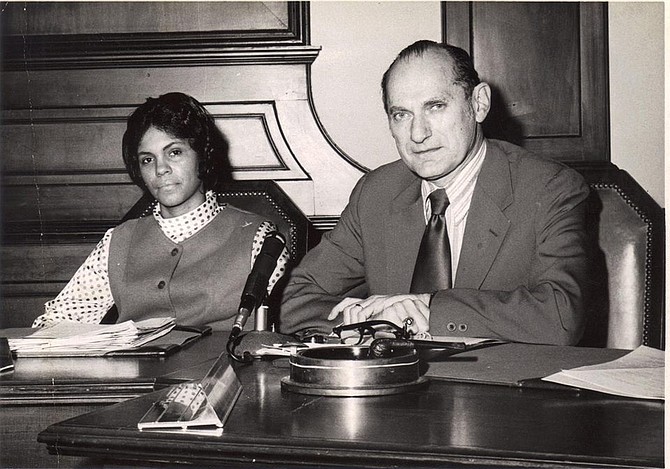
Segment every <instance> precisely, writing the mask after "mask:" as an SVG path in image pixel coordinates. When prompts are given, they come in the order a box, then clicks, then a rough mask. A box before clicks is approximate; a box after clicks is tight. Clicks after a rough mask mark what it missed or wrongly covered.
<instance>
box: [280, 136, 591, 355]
mask: <svg viewBox="0 0 670 469" xmlns="http://www.w3.org/2000/svg"><path fill="white" fill-rule="evenodd" d="M587 196H588V186H587V185H586V184H585V182H584V180H583V178H582V177H581V175H579V174H578V173H577V172H576V171H574V170H572V169H570V168H568V167H566V166H564V165H562V164H560V163H558V162H554V161H548V160H543V159H540V158H538V157H536V156H533V155H531V154H530V153H528V152H526V151H525V150H523V149H522V148H520V147H517V146H515V145H512V144H510V143H507V142H501V141H496V140H488V145H487V152H486V156H485V159H484V162H483V164H482V168H481V172H480V174H479V176H478V178H477V182H476V185H475V189H474V193H473V197H472V202H471V205H470V209H469V212H468V218H467V221H466V227H465V233H464V238H463V245H462V248H461V255H460V260H459V264H458V269H457V272H456V275H455V280H454V288H452V289H448V290H442V291H439V292H437V293H436V295H435V296H434V297H433V300H432V301H431V304H430V332H431V334H433V335H450V336H459V335H460V336H467V337H498V338H503V339H506V340H512V341H519V342H532V343H556V344H573V343H576V342H577V341H578V340H579V338H580V337H581V334H582V330H583V324H584V318H583V306H582V303H583V296H584V282H585V280H586V276H587V258H588V253H587V236H586V232H585V226H584V201H585V199H586V197H587ZM425 225H426V223H425V218H424V211H423V201H422V199H421V180H420V179H419V178H418V177H417V176H416V175H414V174H413V173H412V172H410V171H409V169H408V168H407V167H406V166H405V164H404V163H403V162H402V161H395V162H393V163H389V164H387V165H384V166H382V167H380V168H378V169H376V170H374V171H371V172H370V173H368V174H366V175H365V176H363V177H362V178H361V180H360V181H359V182H358V183H357V185H356V187H355V188H354V190H353V192H352V194H351V197H350V200H349V204H348V205H347V207H346V208H345V209H344V211H343V212H342V216H341V218H340V221H339V222H338V224H337V226H336V227H335V228H334V229H333V230H332V231H331V232H329V233H326V234H325V235H324V237H323V239H322V241H321V242H320V243H319V245H318V246H316V247H315V248H314V249H312V250H311V251H310V252H309V253H308V254H307V256H305V257H304V259H303V261H302V262H301V264H300V265H299V266H298V267H297V268H295V269H294V271H293V272H292V275H291V278H290V279H289V282H288V284H287V287H286V289H285V291H284V298H283V303H282V309H281V317H280V328H281V330H282V331H283V332H286V333H293V332H297V331H301V330H305V329H315V330H318V331H320V332H330V331H331V330H332V327H333V326H335V325H337V324H338V323H339V322H341V318H337V319H336V320H334V321H332V322H329V321H327V320H326V317H327V316H328V313H329V312H330V310H331V308H332V307H333V306H334V305H335V304H337V303H338V302H339V301H340V300H341V299H342V298H343V297H346V296H354V297H367V296H369V295H374V294H381V295H393V294H403V293H408V292H409V288H410V284H411V278H412V273H413V270H414V263H415V261H416V257H417V253H418V250H419V244H420V242H421V238H422V236H423V231H424V229H425Z"/></svg>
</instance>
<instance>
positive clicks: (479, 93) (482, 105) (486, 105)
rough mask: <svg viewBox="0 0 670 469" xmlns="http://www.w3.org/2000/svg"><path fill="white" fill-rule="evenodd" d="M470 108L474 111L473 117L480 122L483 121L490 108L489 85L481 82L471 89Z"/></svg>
mask: <svg viewBox="0 0 670 469" xmlns="http://www.w3.org/2000/svg"><path fill="white" fill-rule="evenodd" d="M470 99H471V102H472V109H473V111H474V112H475V119H477V122H479V123H480V124H481V123H482V122H484V119H486V116H487V115H488V113H489V109H491V87H490V86H489V85H488V83H484V82H481V83H480V84H478V85H477V86H475V89H474V90H472V98H470Z"/></svg>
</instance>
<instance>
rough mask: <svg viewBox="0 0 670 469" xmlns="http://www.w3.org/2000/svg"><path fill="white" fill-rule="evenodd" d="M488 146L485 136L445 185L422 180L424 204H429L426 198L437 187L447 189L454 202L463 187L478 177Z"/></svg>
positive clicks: (450, 198) (451, 200)
mask: <svg viewBox="0 0 670 469" xmlns="http://www.w3.org/2000/svg"><path fill="white" fill-rule="evenodd" d="M486 146H487V145H486V139H485V138H483V139H482V142H481V144H480V145H479V148H478V149H477V151H475V152H473V153H472V154H471V155H472V156H471V157H470V158H468V159H466V161H465V162H463V164H461V165H460V166H458V168H456V169H455V170H454V171H453V172H452V173H451V174H449V176H450V177H449V178H447V182H446V184H445V185H444V186H443V187H441V186H438V185H437V184H435V183H434V182H432V181H427V180H425V179H423V180H422V181H421V197H422V198H423V202H424V205H427V202H426V200H427V199H428V196H429V195H430V193H431V192H433V191H434V190H436V189H444V190H446V191H447V195H448V196H449V200H450V202H451V203H453V202H454V201H455V200H454V199H455V198H456V197H458V193H460V192H461V188H462V187H463V186H466V185H468V183H469V182H471V181H472V180H473V178H474V179H476V177H477V175H478V174H479V170H480V169H481V167H482V163H483V161H484V155H486ZM452 197H453V198H452Z"/></svg>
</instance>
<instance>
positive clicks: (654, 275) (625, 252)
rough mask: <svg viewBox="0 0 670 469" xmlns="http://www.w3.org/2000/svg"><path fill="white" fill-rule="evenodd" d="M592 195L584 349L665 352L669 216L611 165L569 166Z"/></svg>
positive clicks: (632, 181) (587, 211) (628, 178)
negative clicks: (642, 348) (639, 348)
mask: <svg viewBox="0 0 670 469" xmlns="http://www.w3.org/2000/svg"><path fill="white" fill-rule="evenodd" d="M568 165H569V166H571V167H573V168H574V169H576V170H577V171H579V172H580V173H581V174H582V175H583V176H584V179H585V180H586V182H587V183H588V184H589V187H590V189H591V195H590V196H589V198H588V199H587V204H586V216H587V220H586V221H587V232H588V235H589V237H590V239H591V241H592V242H594V243H596V244H595V245H594V248H595V250H594V252H593V257H592V263H591V267H592V269H593V272H592V275H591V276H590V277H589V283H588V289H587V294H588V298H587V300H588V301H587V304H586V307H587V311H588V313H589V314H588V316H587V327H586V331H585V334H584V338H583V340H582V342H581V343H580V345H585V346H592V347H604V346H607V347H614V348H627V349H632V348H635V347H637V346H638V345H642V344H644V345H648V346H651V347H656V348H660V349H664V348H665V213H664V210H663V208H662V207H660V206H659V205H658V204H657V203H656V201H654V199H653V198H652V197H651V196H650V195H649V194H648V193H647V192H646V191H645V190H644V189H643V188H642V187H641V186H640V185H639V184H638V183H637V182H636V181H635V179H633V178H632V177H631V176H630V175H629V174H628V173H627V172H626V171H623V170H620V169H619V168H617V167H616V166H615V165H613V164H612V163H609V162H606V161H601V162H585V161H580V162H577V161H575V162H569V163H568Z"/></svg>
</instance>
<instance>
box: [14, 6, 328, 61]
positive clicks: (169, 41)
mask: <svg viewBox="0 0 670 469" xmlns="http://www.w3.org/2000/svg"><path fill="white" fill-rule="evenodd" d="M198 3H201V2H190V5H189V6H188V7H186V8H190V7H191V6H192V7H193V8H196V7H197V6H198ZM243 3H244V2H237V4H236V2H223V3H219V4H214V3H203V4H205V5H207V6H206V8H209V9H215V10H217V14H218V15H219V17H220V18H221V23H222V24H221V26H220V29H217V30H207V28H205V30H200V28H199V25H198V23H197V22H195V21H194V22H191V23H188V20H189V19H190V18H197V17H198V15H197V14H192V15H190V16H189V15H186V17H185V18H184V17H182V18H181V21H180V22H179V24H180V25H181V27H182V28H181V30H174V31H164V29H165V28H164V27H163V26H162V25H161V23H160V22H157V21H153V22H150V21H147V22H146V24H144V25H143V26H145V29H142V30H140V31H138V30H136V29H133V28H130V27H129V28H128V30H127V31H124V29H125V28H120V29H121V30H120V29H119V28H118V27H117V28H112V27H110V28H111V29H110V30H109V31H107V30H102V31H96V32H95V33H77V29H76V28H75V25H77V26H78V22H82V23H85V21H86V15H87V14H88V15H92V12H91V11H84V12H81V11H77V9H78V6H77V5H73V6H70V7H68V6H66V7H64V9H63V10H55V11H54V13H53V14H55V15H58V14H60V15H65V17H64V18H63V19H62V20H63V21H61V22H62V23H66V20H70V19H71V18H69V17H71V16H76V15H77V13H79V14H80V15H82V17H81V18H75V19H74V20H73V21H71V22H70V23H68V24H69V25H70V27H71V28H70V29H68V27H65V26H64V27H63V29H64V30H65V31H66V32H61V31H58V29H57V28H56V27H55V26H51V27H50V28H48V27H45V29H46V30H48V31H50V32H51V34H40V33H34V32H33V31H32V30H28V31H25V30H24V29H25V28H28V27H29V23H28V20H27V19H26V18H28V17H31V15H32V16H35V13H37V12H39V9H40V8H42V7H41V6H40V5H39V4H25V5H24V4H17V6H14V7H12V5H11V4H10V5H9V6H7V7H6V9H7V11H6V12H5V13H4V15H3V16H4V17H5V18H7V19H6V21H7V24H6V25H5V28H3V29H5V30H6V31H8V32H7V33H5V34H4V35H3V36H4V37H3V47H2V61H3V67H4V69H5V70H7V71H15V70H26V71H28V70H50V69H58V70H66V69H94V68H127V67H160V66H170V67H175V66H194V65H226V64H239V63H245V64H271V63H282V64H286V63H311V62H312V61H313V60H314V59H315V58H316V56H317V54H318V51H319V48H317V47H311V46H309V45H308V44H309V3H308V2H269V3H268V4H267V5H268V7H267V9H265V13H266V14H265V18H268V17H269V18H272V19H273V20H275V22H274V23H275V24H271V23H268V22H267V20H264V19H263V18H258V19H257V21H256V23H254V21H253V18H251V20H250V25H249V27H248V29H237V28H236V27H233V26H232V25H231V23H230V21H231V20H230V19H229V18H228V17H239V16H240V15H245V14H248V13H249V12H248V11H245V10H243V11H239V9H240V8H241V9H244V5H243ZM240 5H241V6H240ZM259 5H260V8H263V7H262V5H264V2H258V3H255V6H259ZM269 5H272V6H269ZM101 7H102V8H105V9H106V10H105V11H107V9H110V8H113V9H116V10H117V12H118V14H119V16H122V15H123V14H124V13H125V14H129V13H128V11H126V9H132V8H136V6H135V5H132V4H130V3H127V2H119V3H117V4H116V5H114V4H111V5H110V4H106V5H102V6H101ZM163 7H164V8H169V9H177V11H173V12H172V14H173V15H178V13H179V11H178V9H180V8H184V6H183V5H179V4H178V2H176V3H172V4H168V5H167V6H163ZM68 8H69V9H68ZM90 8H95V7H94V6H91V5H83V6H82V9H90ZM273 9H279V10H281V11H282V14H281V15H278V16H275V15H273V14H272V10H273ZM3 10H5V9H4V8H3ZM107 12H108V11H107ZM163 13H165V12H163ZM181 13H182V14H183V13H184V12H183V11H182V12H181ZM210 13H211V12H210ZM167 14H168V15H169V13H167ZM280 16H281V18H280ZM24 17H25V18H24ZM5 18H3V20H5ZM165 18H167V17H164V19H165ZM147 19H153V18H151V17H148V18H147ZM246 19H248V18H246ZM50 20H51V22H52V23H58V22H59V18H58V17H56V18H52V19H50ZM47 23H48V22H47ZM38 31H41V30H38ZM56 32H58V33H56Z"/></svg>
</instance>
